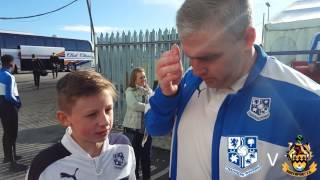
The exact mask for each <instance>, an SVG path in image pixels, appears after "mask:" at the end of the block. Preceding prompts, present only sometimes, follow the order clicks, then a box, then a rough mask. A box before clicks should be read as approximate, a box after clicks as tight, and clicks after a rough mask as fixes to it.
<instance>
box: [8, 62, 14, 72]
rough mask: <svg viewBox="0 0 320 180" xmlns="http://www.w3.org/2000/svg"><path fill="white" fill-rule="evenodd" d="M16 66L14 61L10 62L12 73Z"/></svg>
mask: <svg viewBox="0 0 320 180" xmlns="http://www.w3.org/2000/svg"><path fill="white" fill-rule="evenodd" d="M14 67H15V63H14V61H12V62H10V65H9V69H10V72H11V73H12V72H13V71H14Z"/></svg>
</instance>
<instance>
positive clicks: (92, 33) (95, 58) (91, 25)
mask: <svg viewBox="0 0 320 180" xmlns="http://www.w3.org/2000/svg"><path fill="white" fill-rule="evenodd" d="M87 7H88V13H89V19H90V30H91V43H92V44H93V56H94V65H95V68H96V70H97V69H98V71H100V68H99V63H98V68H97V57H96V36H95V35H96V33H95V31H94V25H93V20H92V14H91V0H87Z"/></svg>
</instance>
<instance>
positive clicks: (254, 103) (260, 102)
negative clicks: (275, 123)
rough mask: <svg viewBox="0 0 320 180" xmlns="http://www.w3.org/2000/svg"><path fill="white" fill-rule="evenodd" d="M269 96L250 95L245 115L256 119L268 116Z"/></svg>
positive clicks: (259, 119) (260, 119)
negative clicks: (249, 102)
mask: <svg viewBox="0 0 320 180" xmlns="http://www.w3.org/2000/svg"><path fill="white" fill-rule="evenodd" d="M270 107H271V98H260V97H252V98H251V104H250V109H249V110H248V111H247V115H248V116H249V117H251V118H252V119H254V120H256V121H262V120H265V119H268V118H269V117H270Z"/></svg>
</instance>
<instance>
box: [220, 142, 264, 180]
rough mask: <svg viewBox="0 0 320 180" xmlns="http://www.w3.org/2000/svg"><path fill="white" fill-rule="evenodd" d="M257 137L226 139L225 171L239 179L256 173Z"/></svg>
mask: <svg viewBox="0 0 320 180" xmlns="http://www.w3.org/2000/svg"><path fill="white" fill-rule="evenodd" d="M257 141H258V137H257V136H233V137H228V156H227V157H228V164H227V166H226V167H225V170H227V171H228V172H230V173H232V174H235V175H237V176H239V177H246V176H249V175H251V174H254V173H256V172H258V171H259V170H260V169H261V166H260V165H259V164H258V163H257V161H258V147H257Z"/></svg>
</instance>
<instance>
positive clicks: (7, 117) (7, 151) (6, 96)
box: [0, 55, 27, 172]
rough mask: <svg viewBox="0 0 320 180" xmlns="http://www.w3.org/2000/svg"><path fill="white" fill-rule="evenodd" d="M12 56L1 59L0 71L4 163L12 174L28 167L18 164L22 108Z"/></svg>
mask: <svg viewBox="0 0 320 180" xmlns="http://www.w3.org/2000/svg"><path fill="white" fill-rule="evenodd" d="M13 60H14V59H13V57H12V56H11V55H3V56H2V57H1V63H2V68H1V70H0V119H1V123H2V127H3V152H4V158H3V163H7V162H10V168H9V170H10V171H12V172H17V171H24V170H26V169H27V166H25V165H23V164H18V163H16V161H17V160H19V159H21V156H18V155H16V139H17V135H18V110H19V108H20V107H21V101H20V98H19V93H18V88H17V84H16V81H15V78H14V76H13V75H12V74H11V72H12V71H13V69H14V61H13Z"/></svg>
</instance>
